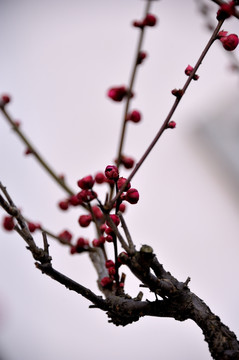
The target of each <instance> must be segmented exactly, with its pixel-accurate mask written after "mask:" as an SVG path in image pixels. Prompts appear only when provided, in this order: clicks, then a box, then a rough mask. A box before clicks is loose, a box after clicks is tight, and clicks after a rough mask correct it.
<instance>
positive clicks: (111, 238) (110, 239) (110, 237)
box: [105, 228, 114, 243]
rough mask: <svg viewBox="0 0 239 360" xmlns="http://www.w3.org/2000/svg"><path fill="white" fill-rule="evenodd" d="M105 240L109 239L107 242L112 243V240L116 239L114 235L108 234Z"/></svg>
mask: <svg viewBox="0 0 239 360" xmlns="http://www.w3.org/2000/svg"><path fill="white" fill-rule="evenodd" d="M108 229H109V228H108ZM105 241H107V242H109V243H111V242H113V241H114V239H113V237H112V236H111V235H106V237H105Z"/></svg>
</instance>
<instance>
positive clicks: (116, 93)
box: [107, 86, 127, 102]
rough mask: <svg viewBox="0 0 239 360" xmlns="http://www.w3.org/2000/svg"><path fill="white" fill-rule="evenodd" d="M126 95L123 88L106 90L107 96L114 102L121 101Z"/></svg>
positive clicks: (125, 90)
mask: <svg viewBox="0 0 239 360" xmlns="http://www.w3.org/2000/svg"><path fill="white" fill-rule="evenodd" d="M126 95H127V89H126V87H125V86H118V87H112V88H111V89H109V90H108V92H107V96H108V97H109V98H110V99H112V100H114V101H118V102H119V101H122V100H123V98H124V97H125V96H126Z"/></svg>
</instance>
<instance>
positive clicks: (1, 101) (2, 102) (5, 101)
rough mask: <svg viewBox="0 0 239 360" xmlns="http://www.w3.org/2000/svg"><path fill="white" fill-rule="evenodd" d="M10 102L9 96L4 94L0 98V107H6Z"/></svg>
mask: <svg viewBox="0 0 239 360" xmlns="http://www.w3.org/2000/svg"><path fill="white" fill-rule="evenodd" d="M10 101H11V98H10V96H9V95H7V94H4V95H2V96H1V99H0V106H5V105H7V104H8V103H9V102H10Z"/></svg>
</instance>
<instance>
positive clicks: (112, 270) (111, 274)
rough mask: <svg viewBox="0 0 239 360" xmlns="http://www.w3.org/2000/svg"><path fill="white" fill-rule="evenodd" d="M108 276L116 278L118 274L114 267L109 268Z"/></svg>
mask: <svg viewBox="0 0 239 360" xmlns="http://www.w3.org/2000/svg"><path fill="white" fill-rule="evenodd" d="M108 274H109V275H110V276H112V277H114V276H115V274H116V270H115V267H113V266H111V267H109V268H108Z"/></svg>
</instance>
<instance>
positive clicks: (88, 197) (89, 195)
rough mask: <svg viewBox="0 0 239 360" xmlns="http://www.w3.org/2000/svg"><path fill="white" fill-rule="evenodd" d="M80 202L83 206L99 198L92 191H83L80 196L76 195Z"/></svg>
mask: <svg viewBox="0 0 239 360" xmlns="http://www.w3.org/2000/svg"><path fill="white" fill-rule="evenodd" d="M76 196H77V198H78V200H79V201H80V203H81V204H82V202H90V201H92V200H94V199H95V198H96V197H97V194H96V192H94V191H92V190H81V191H80V192H79V193H78V194H76Z"/></svg>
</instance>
